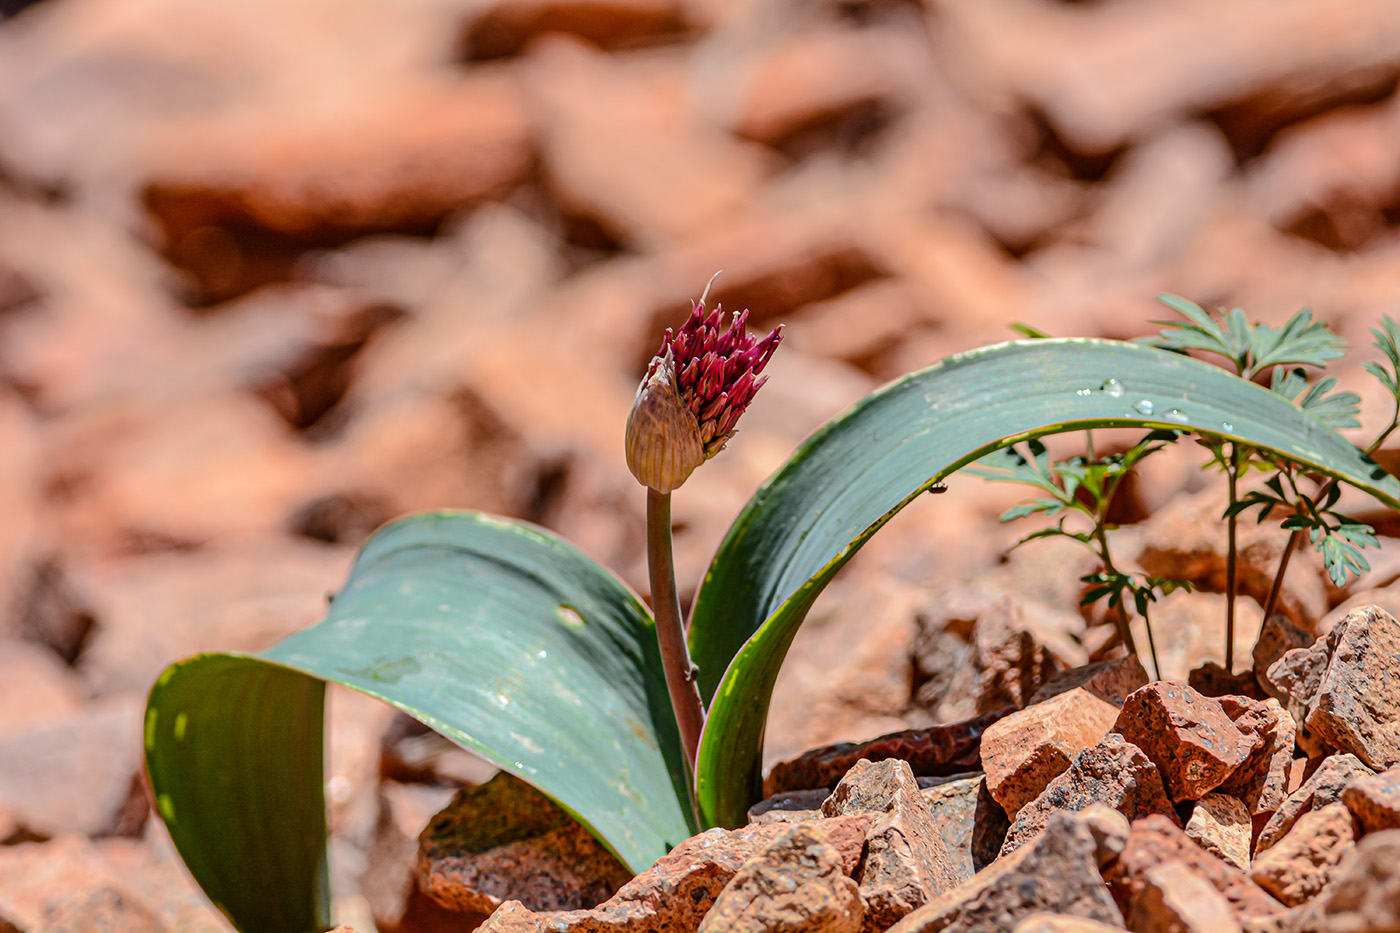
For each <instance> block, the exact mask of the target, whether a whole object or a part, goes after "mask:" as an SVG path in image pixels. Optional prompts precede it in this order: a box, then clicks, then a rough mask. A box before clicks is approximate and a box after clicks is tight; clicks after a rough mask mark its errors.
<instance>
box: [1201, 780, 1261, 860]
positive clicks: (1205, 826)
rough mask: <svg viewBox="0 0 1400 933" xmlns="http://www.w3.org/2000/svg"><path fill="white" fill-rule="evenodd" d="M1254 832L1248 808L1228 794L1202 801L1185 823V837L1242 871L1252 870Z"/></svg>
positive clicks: (1217, 795) (1208, 796) (1209, 796)
mask: <svg viewBox="0 0 1400 933" xmlns="http://www.w3.org/2000/svg"><path fill="white" fill-rule="evenodd" d="M1253 830H1254V823H1253V821H1252V820H1251V819H1250V816H1249V810H1248V808H1247V807H1245V805H1244V804H1243V803H1241V802H1240V800H1239V798H1237V797H1231V796H1229V795H1227V794H1217V793H1210V794H1206V795H1205V796H1203V797H1201V799H1200V800H1197V801H1196V805H1195V807H1194V809H1192V811H1191V818H1190V819H1188V820H1187V821H1186V835H1187V836H1189V837H1190V838H1191V840H1192V841H1193V842H1195V843H1196V844H1197V845H1199V846H1200V847H1201V848H1202V849H1205V850H1206V851H1207V852H1209V853H1211V854H1212V855H1215V856H1217V857H1218V858H1220V859H1222V860H1224V861H1226V862H1228V863H1229V864H1231V865H1233V866H1235V867H1236V868H1238V869H1239V870H1240V871H1248V870H1249V848H1250V842H1251V841H1252V837H1253Z"/></svg>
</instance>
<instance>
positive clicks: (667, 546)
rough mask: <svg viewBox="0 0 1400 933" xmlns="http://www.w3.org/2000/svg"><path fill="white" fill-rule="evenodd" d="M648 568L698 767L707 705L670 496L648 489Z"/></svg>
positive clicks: (675, 695)
mask: <svg viewBox="0 0 1400 933" xmlns="http://www.w3.org/2000/svg"><path fill="white" fill-rule="evenodd" d="M647 570H648V572H649V573H650V576H651V604H652V612H653V613H655V615H656V640H657V642H658V643H659V644H660V646H661V665H662V667H663V668H664V669H665V671H666V690H667V692H669V693H670V695H671V709H672V710H673V711H674V712H675V714H676V725H677V726H679V728H680V733H681V747H682V748H683V749H685V759H686V764H687V765H688V766H689V768H690V771H691V773H694V771H695V755H696V752H697V751H698V750H699V748H700V732H701V730H702V729H703V728H704V726H705V708H704V706H702V705H701V703H700V688H699V687H698V686H696V683H695V675H694V673H693V670H692V667H691V664H690V651H689V649H687V648H686V644H685V625H684V624H683V623H682V622H681V603H680V597H679V596H678V595H677V594H676V567H675V559H674V557H673V556H672V553H671V494H670V493H669V492H657V491H656V490H655V489H651V488H648V489H647Z"/></svg>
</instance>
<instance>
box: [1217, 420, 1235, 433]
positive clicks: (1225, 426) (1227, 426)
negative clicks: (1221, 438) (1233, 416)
mask: <svg viewBox="0 0 1400 933" xmlns="http://www.w3.org/2000/svg"><path fill="white" fill-rule="evenodd" d="M1220 430H1222V431H1233V430H1235V426H1234V425H1233V424H1231V423H1230V422H1228V421H1222V422H1220Z"/></svg>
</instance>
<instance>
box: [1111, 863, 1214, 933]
mask: <svg viewBox="0 0 1400 933" xmlns="http://www.w3.org/2000/svg"><path fill="white" fill-rule="evenodd" d="M1128 929H1130V930H1133V931H1134V933H1238V931H1239V930H1240V929H1241V927H1240V922H1239V920H1238V919H1237V918H1236V917H1235V912H1234V911H1233V910H1232V909H1231V907H1230V902H1229V901H1227V900H1225V895H1223V894H1221V893H1220V892H1219V891H1217V890H1216V889H1215V887H1214V886H1213V885H1212V884H1211V883H1210V882H1209V881H1206V880H1205V879H1204V878H1202V877H1201V876H1200V875H1198V874H1196V873H1195V872H1194V871H1192V870H1191V868H1190V866H1189V865H1187V864H1186V863H1185V862H1181V861H1169V862H1163V863H1162V864H1160V865H1153V866H1152V867H1151V868H1149V869H1147V871H1145V872H1143V874H1142V890H1141V891H1140V892H1139V893H1138V895H1137V897H1136V898H1134V900H1133V906H1132V909H1131V910H1130V911H1129V912H1128Z"/></svg>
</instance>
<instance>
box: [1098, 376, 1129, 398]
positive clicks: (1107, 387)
mask: <svg viewBox="0 0 1400 933" xmlns="http://www.w3.org/2000/svg"><path fill="white" fill-rule="evenodd" d="M1101 388H1102V389H1103V390H1104V391H1105V392H1107V393H1108V394H1109V395H1111V396H1113V397H1114V398H1121V397H1122V396H1123V391H1124V390H1123V383H1121V382H1119V381H1118V380H1117V379H1105V380H1104V384H1103V385H1102V386H1101Z"/></svg>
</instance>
